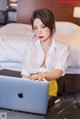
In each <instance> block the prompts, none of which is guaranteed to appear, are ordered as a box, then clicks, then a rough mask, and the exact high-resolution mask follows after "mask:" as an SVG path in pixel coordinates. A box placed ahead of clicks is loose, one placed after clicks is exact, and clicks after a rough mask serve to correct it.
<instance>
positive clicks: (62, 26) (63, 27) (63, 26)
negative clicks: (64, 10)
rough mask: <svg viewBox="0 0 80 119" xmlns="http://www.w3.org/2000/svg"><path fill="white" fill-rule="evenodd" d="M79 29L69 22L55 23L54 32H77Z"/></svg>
mask: <svg viewBox="0 0 80 119" xmlns="http://www.w3.org/2000/svg"><path fill="white" fill-rule="evenodd" d="M79 29H80V27H79V26H78V25H76V24H74V23H71V22H56V31H60V32H74V31H76V30H79Z"/></svg>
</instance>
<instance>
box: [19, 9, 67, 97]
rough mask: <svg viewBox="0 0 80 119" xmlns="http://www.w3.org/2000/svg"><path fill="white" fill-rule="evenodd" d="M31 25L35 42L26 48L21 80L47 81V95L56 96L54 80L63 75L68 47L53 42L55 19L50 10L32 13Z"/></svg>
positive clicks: (55, 82) (56, 87)
mask: <svg viewBox="0 0 80 119" xmlns="http://www.w3.org/2000/svg"><path fill="white" fill-rule="evenodd" d="M31 24H32V29H33V32H34V37H35V38H36V40H35V42H29V43H28V44H27V46H26V50H25V54H24V58H23V66H22V72H21V74H22V78H25V79H27V78H29V79H32V80H42V81H45V80H47V81H49V82H50V88H49V95H50V96H56V95H57V90H58V86H57V81H56V79H58V78H60V76H63V75H64V74H65V69H66V67H67V65H68V56H69V50H68V47H67V46H66V45H64V44H61V43H58V42H56V41H55V40H54V34H55V19H54V15H53V13H52V12H51V11H50V10H48V9H40V10H36V11H34V12H33V15H32V18H31Z"/></svg>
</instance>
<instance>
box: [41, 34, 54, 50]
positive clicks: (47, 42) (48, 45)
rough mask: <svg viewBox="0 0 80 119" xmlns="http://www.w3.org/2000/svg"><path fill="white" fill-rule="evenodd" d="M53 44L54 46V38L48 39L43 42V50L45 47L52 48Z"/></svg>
mask: <svg viewBox="0 0 80 119" xmlns="http://www.w3.org/2000/svg"><path fill="white" fill-rule="evenodd" d="M51 44H52V36H51V37H50V38H48V39H46V40H45V41H42V42H41V45H42V47H43V48H44V47H50V46H51Z"/></svg>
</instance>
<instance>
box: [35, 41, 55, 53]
mask: <svg viewBox="0 0 80 119" xmlns="http://www.w3.org/2000/svg"><path fill="white" fill-rule="evenodd" d="M35 47H41V43H40V40H39V39H37V41H36V42H35ZM56 47H57V45H56V41H55V40H54V39H52V44H51V46H50V48H49V52H48V53H51V52H52V51H53V50H54V49H55V48H56Z"/></svg>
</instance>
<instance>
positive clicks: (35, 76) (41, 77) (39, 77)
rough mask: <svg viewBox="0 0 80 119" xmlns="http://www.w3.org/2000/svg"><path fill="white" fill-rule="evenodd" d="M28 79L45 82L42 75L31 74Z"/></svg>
mask: <svg viewBox="0 0 80 119" xmlns="http://www.w3.org/2000/svg"><path fill="white" fill-rule="evenodd" d="M30 79H32V80H39V81H47V80H46V79H45V74H42V73H38V74H33V75H32V76H30Z"/></svg>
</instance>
